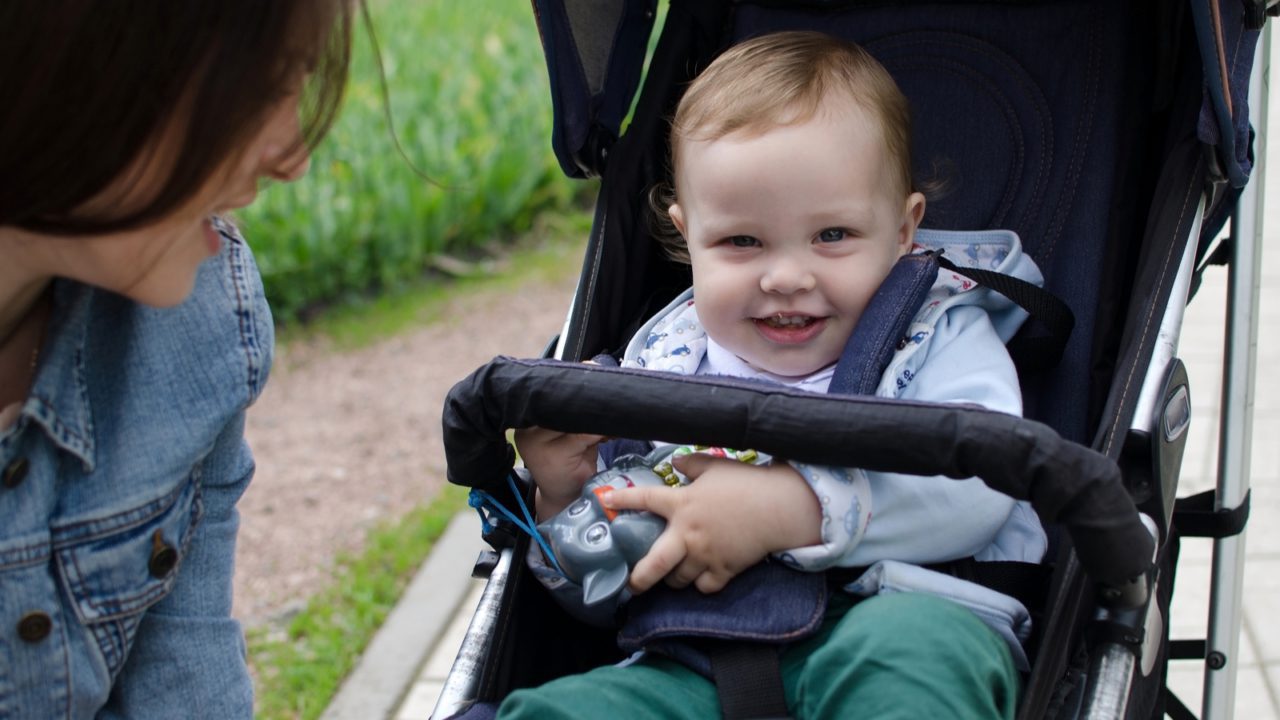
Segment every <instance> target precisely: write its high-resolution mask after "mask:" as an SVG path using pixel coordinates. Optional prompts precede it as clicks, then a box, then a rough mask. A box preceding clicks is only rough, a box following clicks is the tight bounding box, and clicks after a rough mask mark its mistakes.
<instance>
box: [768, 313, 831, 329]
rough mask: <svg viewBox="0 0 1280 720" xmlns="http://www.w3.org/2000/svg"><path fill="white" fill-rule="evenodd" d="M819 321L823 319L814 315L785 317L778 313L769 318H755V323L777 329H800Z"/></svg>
mask: <svg viewBox="0 0 1280 720" xmlns="http://www.w3.org/2000/svg"><path fill="white" fill-rule="evenodd" d="M819 319H821V318H816V317H813V316H812V315H783V314H782V313H778V314H776V315H770V316H769V317H763V318H755V321H756V322H758V323H764V324H766V325H768V326H770V327H776V328H798V327H806V326H808V325H812V324H813V323H815V322H817V321H818V320H819Z"/></svg>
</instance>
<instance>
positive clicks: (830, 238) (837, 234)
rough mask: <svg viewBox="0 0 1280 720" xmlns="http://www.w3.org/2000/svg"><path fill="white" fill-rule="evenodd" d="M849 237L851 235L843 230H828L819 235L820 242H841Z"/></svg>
mask: <svg viewBox="0 0 1280 720" xmlns="http://www.w3.org/2000/svg"><path fill="white" fill-rule="evenodd" d="M848 236H849V234H848V233H847V232H845V231H844V229H843V228H827V229H826V230H823V231H822V232H820V233H818V242H824V243H829V242H840V241H841V240H843V239H845V238H846V237H848Z"/></svg>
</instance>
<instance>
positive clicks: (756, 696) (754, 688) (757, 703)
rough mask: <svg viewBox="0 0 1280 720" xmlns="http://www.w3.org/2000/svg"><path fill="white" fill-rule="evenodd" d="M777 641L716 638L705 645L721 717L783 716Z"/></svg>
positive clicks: (784, 698) (784, 701)
mask: <svg viewBox="0 0 1280 720" xmlns="http://www.w3.org/2000/svg"><path fill="white" fill-rule="evenodd" d="M781 652H782V648H781V647H780V646H778V645H766V644H764V643H753V642H735V641H726V642H716V643H714V644H712V645H710V646H709V647H708V648H707V655H708V656H709V657H710V658H711V673H712V675H714V676H715V683H716V693H717V694H718V695H719V696H720V710H721V712H722V713H723V714H724V718H725V720H746V719H747V718H787V717H790V715H789V714H788V713H787V696H786V693H785V691H784V690H783V687H782V668H781V665H780V664H779V659H778V656H779V653H781Z"/></svg>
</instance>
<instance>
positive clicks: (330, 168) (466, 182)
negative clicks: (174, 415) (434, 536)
mask: <svg viewBox="0 0 1280 720" xmlns="http://www.w3.org/2000/svg"><path fill="white" fill-rule="evenodd" d="M370 10H371V12H372V15H373V24H374V27H375V29H376V32H377V34H378V40H379V44H380V47H379V50H380V56H381V59H382V72H381V73H380V72H379V70H378V67H377V64H376V62H375V56H374V54H373V52H372V49H371V47H370V43H369V40H368V37H367V35H366V33H365V32H364V29H363V28H360V27H358V28H356V33H355V35H356V37H355V39H356V47H355V51H354V54H353V56H352V66H351V79H350V82H349V84H348V86H347V93H346V99H345V101H344V103H343V107H342V110H341V114H340V115H339V117H338V119H337V122H336V124H335V125H334V127H333V129H332V131H331V132H330V134H329V136H328V137H327V138H326V140H325V141H324V142H323V143H322V144H321V145H320V147H318V148H317V149H316V151H315V153H314V155H313V160H312V166H311V171H310V173H309V174H308V175H307V176H306V177H304V178H303V179H301V180H299V181H298V182H295V183H291V184H287V185H274V186H271V187H268V188H266V189H265V190H264V192H263V193H262V194H261V196H260V197H259V199H258V201H257V202H256V203H255V204H254V205H253V206H251V207H249V208H246V209H245V210H243V211H241V212H239V213H237V216H238V220H239V222H240V225H241V227H242V229H244V231H245V233H246V236H247V237H248V238H249V240H250V242H251V243H252V244H253V247H254V252H255V255H256V257H257V259H258V264H259V267H260V269H261V271H262V277H263V282H264V284H265V286H266V290H267V297H268V300H269V301H270V302H271V305H272V307H273V309H274V311H275V313H276V316H277V317H278V318H280V319H281V320H284V321H292V320H294V319H295V318H297V317H298V316H299V315H300V314H303V313H306V312H307V311H308V309H309V308H311V307H313V306H314V305H316V304H317V303H320V304H324V303H330V302H332V301H334V300H335V299H339V298H344V297H349V296H359V295H361V294H363V293H366V292H368V291H369V290H371V289H372V290H377V291H388V290H389V291H394V290H396V289H397V288H398V287H399V286H400V285H401V284H404V283H409V284H413V283H416V282H417V281H418V279H419V278H420V277H421V276H422V273H423V271H424V269H426V268H428V267H430V266H431V264H432V262H433V259H434V258H436V257H438V256H440V255H443V254H465V253H467V252H470V251H472V250H474V249H475V248H477V247H484V246H487V245H490V244H492V243H493V242H494V238H500V237H511V236H514V235H518V234H520V233H523V232H525V231H527V230H528V229H529V228H530V227H531V226H532V223H533V220H534V218H536V217H537V216H538V215H539V214H540V213H541V212H542V211H544V210H548V209H551V210H564V209H566V208H569V207H571V206H572V205H573V203H574V202H575V200H576V199H577V198H579V197H580V193H581V192H582V191H583V189H584V184H583V183H577V182H574V181H571V180H569V179H568V178H566V177H564V175H563V174H562V173H561V172H560V169H559V164H558V163H557V162H556V160H555V158H554V155H553V154H552V151H551V147H550V145H551V144H550V137H551V122H552V117H551V115H552V111H551V98H550V89H549V84H548V81H547V73H546V65H545V61H544V59H543V56H542V50H541V44H540V41H539V39H538V33H537V28H536V26H535V24H534V21H533V15H532V13H531V12H530V9H529V5H528V3H523V4H522V3H513V2H510V0H467V2H465V3H463V2H445V1H442V0H432V1H428V2H413V3H395V2H378V3H372V4H371V5H370ZM384 80H385V83H386V90H387V95H388V96H389V99H390V110H391V115H392V120H393V122H394V124H395V128H394V133H395V137H397V138H398V139H399V141H400V143H401V144H402V146H403V150H404V155H401V153H400V151H399V150H398V149H397V148H396V146H395V144H394V141H393V136H392V132H393V131H392V129H391V128H390V127H389V126H388V124H387V120H386V113H385V109H386V108H385V106H384V103H385V102H386V98H384V95H383V81H384ZM423 175H425V176H426V177H423Z"/></svg>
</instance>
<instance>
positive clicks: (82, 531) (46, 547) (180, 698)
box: [0, 225, 274, 720]
mask: <svg viewBox="0 0 1280 720" xmlns="http://www.w3.org/2000/svg"><path fill="white" fill-rule="evenodd" d="M220 230H221V232H222V233H223V237H224V241H223V248H222V252H221V253H220V254H219V255H217V256H216V257H214V258H210V259H209V260H208V261H207V262H205V263H204V264H203V265H202V266H201V267H200V269H199V271H198V276H197V279H196V284H195V289H194V291H193V293H192V295H191V297H189V298H188V299H187V300H186V301H185V302H184V303H183V304H182V305H180V306H178V307H176V308H169V309H153V308H148V307H143V306H140V305H138V304H136V303H133V302H130V301H129V300H126V299H124V298H122V297H119V296H117V295H113V294H111V293H107V292H104V291H101V290H97V289H94V288H91V287H88V286H85V285H81V284H78V283H74V282H70V281H64V280H60V281H57V282H56V283H55V287H54V304H55V307H54V311H53V313H54V314H53V319H52V321H51V323H50V326H49V328H50V336H49V337H48V338H47V340H46V341H45V344H44V348H43V352H42V353H41V356H40V357H41V364H40V367H39V369H38V374H37V377H36V380H35V383H34V386H33V388H32V391H31V394H30V396H29V397H28V399H27V401H26V403H25V404H24V406H23V407H22V411H21V415H20V417H19V418H18V420H17V422H16V423H15V424H14V425H13V426H11V427H9V428H6V429H3V430H0V480H2V481H3V482H2V484H0V518H3V522H0V718H4V719H5V720H8V719H10V718H40V719H42V720H43V719H44V718H55V717H56V718H90V717H100V718H126V717H127V718H131V719H134V720H146V719H148V718H174V717H193V718H194V717H207V718H248V717H251V716H252V713H253V690H252V686H251V685H250V681H249V675H248V672H247V669H246V665H245V646H244V638H243V634H242V632H241V630H240V626H239V623H237V622H236V621H235V620H233V619H232V618H231V579H232V567H233V559H234V551H235V537H236V530H237V527H238V523H239V520H238V515H237V512H236V508H235V506H236V501H237V500H238V499H239V498H240V495H241V494H242V493H243V492H244V490H245V487H246V485H247V484H248V482H249V478H250V477H251V476H252V475H253V468H254V465H253V458H252V456H251V455H250V453H249V448H248V446H247V445H246V444H245V440H244V436H243V432H244V411H245V408H246V407H248V405H249V404H250V403H252V402H253V401H254V399H255V398H257V396H258V394H259V393H260V392H261V391H262V387H263V384H264V383H265V382H266V379H267V372H268V369H269V368H270V365H271V357H272V349H273V343H274V335H273V331H272V324H271V315H270V311H269V310H268V308H267V304H266V300H265V299H264V297H263V292H262V284H261V279H260V278H259V276H258V270H257V267H256V265H255V264H254V262H253V258H252V255H251V254H250V252H249V249H248V247H247V246H246V245H245V243H244V241H243V240H242V239H240V238H239V236H238V234H237V233H236V232H235V230H234V228H231V227H230V226H226V225H223V226H221V227H220Z"/></svg>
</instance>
